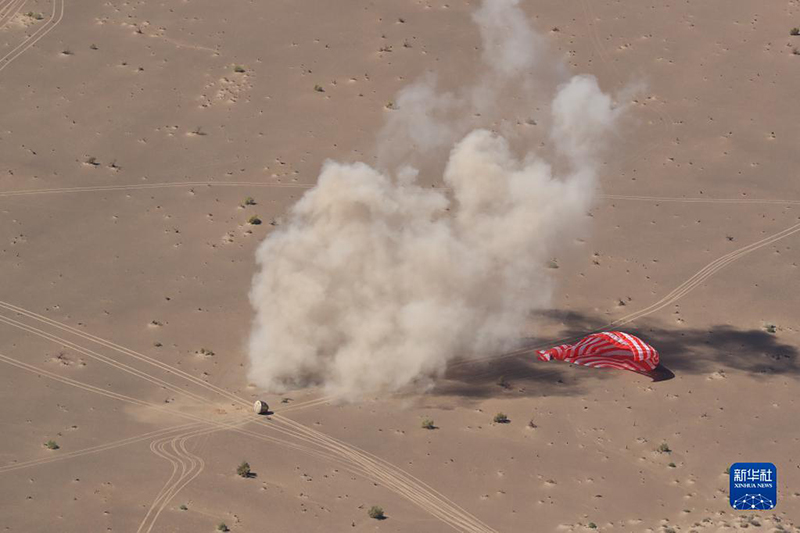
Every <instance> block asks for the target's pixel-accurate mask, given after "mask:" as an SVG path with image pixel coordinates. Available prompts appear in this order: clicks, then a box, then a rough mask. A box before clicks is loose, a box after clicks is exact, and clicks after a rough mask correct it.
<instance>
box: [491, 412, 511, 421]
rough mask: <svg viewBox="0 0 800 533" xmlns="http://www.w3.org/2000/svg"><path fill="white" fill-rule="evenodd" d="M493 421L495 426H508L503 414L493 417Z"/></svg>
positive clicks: (506, 418)
mask: <svg viewBox="0 0 800 533" xmlns="http://www.w3.org/2000/svg"><path fill="white" fill-rule="evenodd" d="M494 421H495V423H497V424H508V422H509V420H508V417H507V416H506V415H505V413H497V414H496V415H494Z"/></svg>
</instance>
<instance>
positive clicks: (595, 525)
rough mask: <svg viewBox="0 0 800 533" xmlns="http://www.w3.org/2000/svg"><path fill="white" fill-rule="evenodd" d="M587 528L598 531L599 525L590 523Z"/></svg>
mask: <svg viewBox="0 0 800 533" xmlns="http://www.w3.org/2000/svg"><path fill="white" fill-rule="evenodd" d="M586 527H588V528H589V529H597V524H595V523H594V522H589V523H588V524H586Z"/></svg>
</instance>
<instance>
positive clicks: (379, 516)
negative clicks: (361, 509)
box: [367, 505, 386, 520]
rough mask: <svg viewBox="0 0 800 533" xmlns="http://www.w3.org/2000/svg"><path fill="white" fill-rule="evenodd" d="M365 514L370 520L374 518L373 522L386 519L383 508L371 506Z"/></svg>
mask: <svg viewBox="0 0 800 533" xmlns="http://www.w3.org/2000/svg"><path fill="white" fill-rule="evenodd" d="M367 514H368V515H369V517H370V518H374V519H375V520H383V519H384V518H386V515H385V514H384V513H383V507H379V506H377V505H373V506H372V507H370V508H369V511H367Z"/></svg>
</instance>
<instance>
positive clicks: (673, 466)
mask: <svg viewBox="0 0 800 533" xmlns="http://www.w3.org/2000/svg"><path fill="white" fill-rule="evenodd" d="M667 466H668V467H670V468H677V465H676V464H675V463H670V464H668V465H667Z"/></svg>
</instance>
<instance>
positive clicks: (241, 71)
mask: <svg viewBox="0 0 800 533" xmlns="http://www.w3.org/2000/svg"><path fill="white" fill-rule="evenodd" d="M233 71H234V72H238V73H239V74H242V73H244V72H245V69H244V67H243V66H241V65H236V66H235V67H233Z"/></svg>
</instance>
